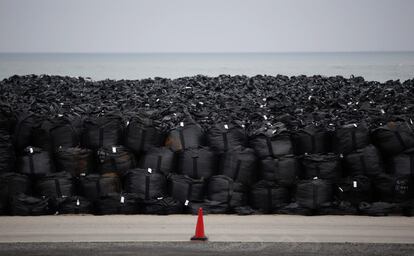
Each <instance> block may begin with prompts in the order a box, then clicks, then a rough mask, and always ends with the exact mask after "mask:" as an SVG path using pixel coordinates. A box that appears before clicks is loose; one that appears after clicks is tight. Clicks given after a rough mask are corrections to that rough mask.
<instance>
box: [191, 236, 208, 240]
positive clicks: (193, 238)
mask: <svg viewBox="0 0 414 256" xmlns="http://www.w3.org/2000/svg"><path fill="white" fill-rule="evenodd" d="M207 240H208V237H206V236H203V237H196V236H193V237H192V238H191V241H207Z"/></svg>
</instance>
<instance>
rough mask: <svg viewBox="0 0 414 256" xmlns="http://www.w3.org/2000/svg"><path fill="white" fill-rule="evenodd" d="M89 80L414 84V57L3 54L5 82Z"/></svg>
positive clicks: (357, 54)
mask: <svg viewBox="0 0 414 256" xmlns="http://www.w3.org/2000/svg"><path fill="white" fill-rule="evenodd" d="M15 74H17V75H27V74H37V75H40V74H49V75H64V76H74V77H78V76H83V77H90V78H91V79H93V80H102V79H142V78H153V77H166V78H177V77H183V76H194V75H206V76H217V75H220V74H227V75H247V76H255V75H258V74H260V75H278V74H282V75H287V76H294V75H302V74H303V75H308V76H312V75H323V76H336V75H341V76H344V77H350V76H351V75H353V76H362V77H364V78H365V79H366V80H376V81H380V82H384V81H387V80H396V79H400V80H401V81H405V80H407V79H412V78H414V52H347V53H345V52H342V53H0V79H3V78H7V77H9V76H12V75H15Z"/></svg>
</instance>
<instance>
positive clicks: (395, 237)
mask: <svg viewBox="0 0 414 256" xmlns="http://www.w3.org/2000/svg"><path fill="white" fill-rule="evenodd" d="M196 218H197V217H196V216H191V215H170V216H154V215H132V216H120V215H112V216H110V215H107V216H41V217H0V243H13V242H26V243H30V242H33V243H37V242H148V241H153V242H162V241H168V242H182V241H188V240H189V238H190V237H191V236H192V235H193V234H194V227H195V222H196ZM204 223H205V227H206V233H207V235H208V237H209V241H211V242H289V243H398V244H414V218H409V217H400V216H396V217H363V216H313V217H309V216H290V215H289V216H288V215H252V216H236V215H208V216H205V218H204ZM413 255H414V254H413Z"/></svg>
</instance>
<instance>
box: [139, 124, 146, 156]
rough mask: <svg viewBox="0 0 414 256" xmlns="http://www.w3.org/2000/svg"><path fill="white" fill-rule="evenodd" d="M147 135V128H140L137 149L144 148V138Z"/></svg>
mask: <svg viewBox="0 0 414 256" xmlns="http://www.w3.org/2000/svg"><path fill="white" fill-rule="evenodd" d="M146 137H147V130H146V129H145V128H143V129H142V130H141V141H140V143H139V149H140V150H141V151H143V150H144V144H145V138H146Z"/></svg>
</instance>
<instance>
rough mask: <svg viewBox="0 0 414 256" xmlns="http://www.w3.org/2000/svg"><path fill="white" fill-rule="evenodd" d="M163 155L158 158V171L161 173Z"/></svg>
mask: <svg viewBox="0 0 414 256" xmlns="http://www.w3.org/2000/svg"><path fill="white" fill-rule="evenodd" d="M161 163H162V155H159V156H158V158H157V170H158V171H161Z"/></svg>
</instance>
